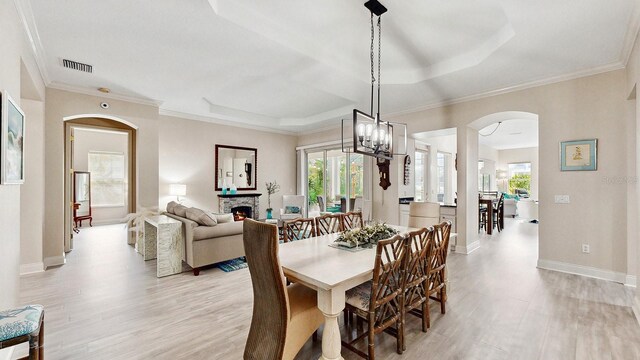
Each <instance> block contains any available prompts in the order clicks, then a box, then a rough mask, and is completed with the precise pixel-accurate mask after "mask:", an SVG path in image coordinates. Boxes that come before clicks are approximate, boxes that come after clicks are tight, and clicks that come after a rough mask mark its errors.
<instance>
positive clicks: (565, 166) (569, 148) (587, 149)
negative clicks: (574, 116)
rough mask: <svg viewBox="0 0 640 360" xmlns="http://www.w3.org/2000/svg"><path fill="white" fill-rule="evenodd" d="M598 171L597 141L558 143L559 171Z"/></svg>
mask: <svg viewBox="0 0 640 360" xmlns="http://www.w3.org/2000/svg"><path fill="white" fill-rule="evenodd" d="M597 169H598V139H588V140H571V141H561V142H560V170H561V171H596V170H597Z"/></svg>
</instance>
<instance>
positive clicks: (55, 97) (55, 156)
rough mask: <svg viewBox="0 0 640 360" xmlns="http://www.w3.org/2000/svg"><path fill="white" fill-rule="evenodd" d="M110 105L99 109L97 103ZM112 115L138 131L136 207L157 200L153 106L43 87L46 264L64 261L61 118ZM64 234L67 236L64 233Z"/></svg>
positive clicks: (150, 205) (154, 204) (66, 210)
mask: <svg viewBox="0 0 640 360" xmlns="http://www.w3.org/2000/svg"><path fill="white" fill-rule="evenodd" d="M103 101H106V102H108V103H109V104H110V105H111V106H110V108H109V109H106V110H105V109H102V108H101V107H100V103H101V102H103ZM77 115H89V116H90V117H100V116H101V115H103V116H107V117H115V118H118V119H122V120H124V121H127V122H129V123H130V124H132V125H133V126H136V127H138V130H137V154H136V156H137V164H138V169H137V183H138V186H137V206H138V207H147V208H155V207H157V204H158V108H157V107H156V106H150V105H141V104H136V103H131V102H125V101H119V100H111V99H105V98H101V97H99V96H90V95H84V94H77V93H71V92H68V91H62V90H56V89H51V88H47V102H46V125H45V152H46V157H45V159H46V165H45V173H46V176H47V182H46V187H45V200H46V201H45V239H44V244H45V245H44V251H43V252H44V257H45V265H47V266H50V265H58V264H61V263H62V262H63V261H64V255H63V254H64V251H65V249H64V238H65V236H68V233H69V229H68V226H64V219H65V214H67V216H69V214H70V209H69V208H68V207H65V204H67V202H66V201H65V198H68V196H69V195H68V193H67V189H66V188H65V174H64V121H63V119H64V118H66V117H70V116H77ZM65 234H66V235H65Z"/></svg>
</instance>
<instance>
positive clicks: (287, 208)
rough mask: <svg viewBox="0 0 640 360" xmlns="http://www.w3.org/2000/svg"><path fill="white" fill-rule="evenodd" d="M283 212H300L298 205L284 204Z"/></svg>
mask: <svg viewBox="0 0 640 360" xmlns="http://www.w3.org/2000/svg"><path fill="white" fill-rule="evenodd" d="M284 213H285V214H300V207H299V206H285V208H284Z"/></svg>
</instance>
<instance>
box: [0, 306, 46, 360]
mask: <svg viewBox="0 0 640 360" xmlns="http://www.w3.org/2000/svg"><path fill="white" fill-rule="evenodd" d="M27 342H28V343H29V356H28V357H24V358H21V359H29V360H43V359H44V307H43V306H42V305H27V306H21V307H18V308H14V309H10V310H2V311H0V349H5V348H9V347H13V346H16V345H19V344H22V343H27Z"/></svg>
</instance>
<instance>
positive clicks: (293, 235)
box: [283, 218, 316, 242]
mask: <svg viewBox="0 0 640 360" xmlns="http://www.w3.org/2000/svg"><path fill="white" fill-rule="evenodd" d="M283 232H284V242H289V241H295V240H302V239H308V238H310V237H312V236H316V227H315V220H314V219H313V218H306V219H302V218H300V219H295V220H291V221H287V222H285V223H284V231H283Z"/></svg>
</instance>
